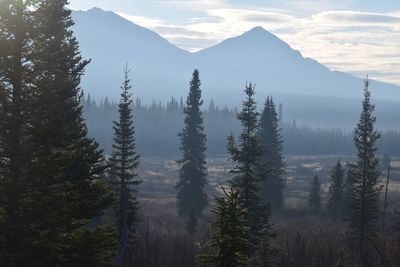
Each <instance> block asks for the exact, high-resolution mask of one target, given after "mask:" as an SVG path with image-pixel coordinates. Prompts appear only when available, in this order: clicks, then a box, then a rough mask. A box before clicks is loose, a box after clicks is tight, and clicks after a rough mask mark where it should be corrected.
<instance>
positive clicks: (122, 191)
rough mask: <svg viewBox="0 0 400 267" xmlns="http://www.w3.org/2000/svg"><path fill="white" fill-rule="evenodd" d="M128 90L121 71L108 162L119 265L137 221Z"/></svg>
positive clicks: (136, 161) (135, 156) (126, 75)
mask: <svg viewBox="0 0 400 267" xmlns="http://www.w3.org/2000/svg"><path fill="white" fill-rule="evenodd" d="M131 89H132V87H131V85H130V79H129V70H128V68H127V67H126V68H125V69H124V82H123V85H122V87H121V90H122V93H121V100H120V103H119V106H118V107H119V110H118V111H119V120H118V121H114V126H113V129H114V144H113V153H112V157H111V159H110V162H111V169H110V170H111V180H112V183H113V187H114V188H115V189H116V211H117V212H116V214H117V216H116V218H117V226H118V240H119V259H118V266H122V264H123V263H122V262H123V258H124V252H125V251H126V249H127V248H129V246H130V245H131V244H129V243H131V242H130V241H132V240H133V239H134V234H135V232H136V229H135V226H136V224H137V221H138V215H137V212H138V208H139V207H138V201H137V197H136V194H137V185H138V184H139V183H140V180H138V179H137V168H138V166H139V155H138V154H137V153H136V149H135V128H134V125H133V114H132V94H131V92H130V90H131Z"/></svg>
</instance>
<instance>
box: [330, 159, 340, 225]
mask: <svg viewBox="0 0 400 267" xmlns="http://www.w3.org/2000/svg"><path fill="white" fill-rule="evenodd" d="M329 193H330V197H329V200H328V211H329V213H330V214H331V215H332V217H333V218H334V219H337V218H338V217H339V216H341V215H343V211H344V209H343V205H344V202H343V201H344V170H343V167H342V164H341V162H340V159H339V160H338V161H337V163H336V165H335V167H333V169H332V172H331V185H330V186H329Z"/></svg>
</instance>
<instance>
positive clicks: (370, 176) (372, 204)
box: [346, 78, 381, 266]
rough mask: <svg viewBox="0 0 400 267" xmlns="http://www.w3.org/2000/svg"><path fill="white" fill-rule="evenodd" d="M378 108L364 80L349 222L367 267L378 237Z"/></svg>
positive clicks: (352, 167)
mask: <svg viewBox="0 0 400 267" xmlns="http://www.w3.org/2000/svg"><path fill="white" fill-rule="evenodd" d="M374 109H375V106H374V105H373V104H372V103H371V92H370V90H369V81H368V78H366V79H365V81H364V99H363V102H362V112H361V115H360V120H359V122H358V124H357V127H356V129H355V130H354V143H355V146H356V148H357V158H358V159H357V162H355V163H353V164H350V165H349V176H348V177H347V179H348V182H347V184H348V189H347V190H348V192H347V199H346V204H347V206H348V208H347V211H348V214H347V220H348V222H349V227H350V230H351V233H352V236H353V238H354V239H355V241H357V244H358V245H359V249H360V257H361V260H362V262H363V265H364V266H367V265H368V259H369V257H368V256H369V255H370V253H369V247H370V245H371V243H372V242H373V241H374V239H375V238H376V234H377V230H378V227H377V222H378V219H379V193H380V191H381V187H380V185H379V180H378V179H379V176H380V174H381V172H380V170H379V167H378V166H379V160H378V158H377V157H376V155H375V154H376V150H377V148H376V141H377V140H378V138H379V134H378V132H377V131H376V129H375V121H376V119H375V117H374V116H373V111H374Z"/></svg>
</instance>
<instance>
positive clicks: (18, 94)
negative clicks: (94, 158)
mask: <svg viewBox="0 0 400 267" xmlns="http://www.w3.org/2000/svg"><path fill="white" fill-rule="evenodd" d="M31 9H32V5H31V4H30V3H29V2H28V1H23V0H18V1H17V0H2V1H0V210H1V213H2V216H1V217H2V220H0V266H16V265H18V266H22V265H23V263H22V261H23V256H22V255H23V253H24V249H26V247H25V246H29V242H28V241H27V240H26V235H27V232H26V227H25V225H24V221H25V215H26V213H25V212H24V197H23V196H24V194H25V193H26V190H27V188H29V187H28V185H27V177H26V162H27V159H26V154H27V153H26V151H25V141H26V129H27V125H28V123H27V118H26V113H27V112H26V103H27V102H28V101H27V100H26V98H27V96H28V94H29V92H30V91H31V88H32V86H31V83H30V81H31V78H32V64H31V63H30V57H31V54H32V38H31V35H32V27H31V26H32V23H31V21H32V12H31Z"/></svg>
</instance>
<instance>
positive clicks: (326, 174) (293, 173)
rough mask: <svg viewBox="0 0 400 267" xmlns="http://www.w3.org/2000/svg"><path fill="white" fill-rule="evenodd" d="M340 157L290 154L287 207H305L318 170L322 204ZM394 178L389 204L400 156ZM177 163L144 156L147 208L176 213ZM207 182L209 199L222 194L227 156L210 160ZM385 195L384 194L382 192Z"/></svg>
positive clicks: (399, 181)
mask: <svg viewBox="0 0 400 267" xmlns="http://www.w3.org/2000/svg"><path fill="white" fill-rule="evenodd" d="M337 160H338V156H332V155H327V156H318V157H314V156H287V157H286V181H287V184H286V190H285V207H286V208H289V209H292V208H300V209H302V208H305V207H306V204H307V195H308V191H309V188H310V182H311V179H312V177H313V176H314V174H315V173H318V175H319V177H320V180H321V188H322V190H321V197H322V203H326V201H327V197H328V193H329V183H330V182H329V179H330V171H331V168H332V167H333V166H334V165H335V164H336V162H337ZM351 160H352V158H351V157H341V161H342V162H343V163H346V162H349V161H351ZM391 165H392V168H391V179H390V184H389V207H392V206H393V208H394V207H395V204H396V203H399V202H398V201H397V200H398V199H399V198H400V159H392V164H391ZM178 167H179V166H178V164H177V163H176V161H175V160H173V159H161V158H159V159H157V158H142V159H141V166H140V168H139V177H140V179H142V180H143V183H142V184H141V186H140V200H141V202H142V204H143V205H145V206H146V207H153V208H158V207H162V210H164V211H165V212H168V213H172V214H173V213H175V209H174V205H175V204H174V203H175V189H174V186H175V184H176V182H177V179H178V176H179V173H178ZM207 167H208V177H207V179H208V185H207V188H206V191H207V194H208V195H209V198H210V200H212V199H213V196H215V195H218V194H220V191H221V186H224V185H226V184H227V181H228V180H229V179H231V178H232V174H230V173H229V171H230V170H231V168H232V167H233V163H232V162H230V161H229V160H228V159H227V158H225V157H220V158H211V159H208V166H207ZM386 175H387V172H386V170H384V171H382V177H381V182H382V186H384V184H385V182H386ZM382 195H383V194H382Z"/></svg>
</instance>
